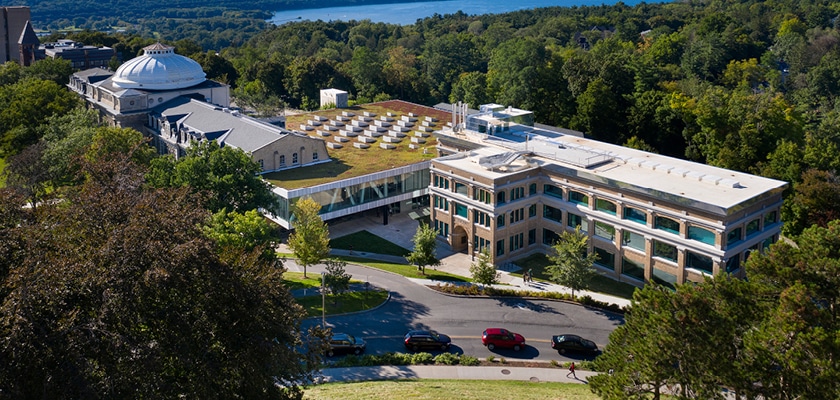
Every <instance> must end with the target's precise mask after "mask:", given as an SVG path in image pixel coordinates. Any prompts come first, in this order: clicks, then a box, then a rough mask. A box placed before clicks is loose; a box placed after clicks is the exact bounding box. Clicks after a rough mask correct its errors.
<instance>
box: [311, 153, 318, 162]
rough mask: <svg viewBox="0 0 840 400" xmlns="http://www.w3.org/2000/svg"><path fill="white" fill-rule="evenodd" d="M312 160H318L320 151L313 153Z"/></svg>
mask: <svg viewBox="0 0 840 400" xmlns="http://www.w3.org/2000/svg"><path fill="white" fill-rule="evenodd" d="M312 161H318V152H317V151H316V152H314V153H312Z"/></svg>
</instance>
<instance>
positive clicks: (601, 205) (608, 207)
mask: <svg viewBox="0 0 840 400" xmlns="http://www.w3.org/2000/svg"><path fill="white" fill-rule="evenodd" d="M595 209H596V210H598V211H601V212H605V213H607V214H612V215H615V212H616V207H615V204H613V203H612V202H610V201H607V200H604V199H595Z"/></svg>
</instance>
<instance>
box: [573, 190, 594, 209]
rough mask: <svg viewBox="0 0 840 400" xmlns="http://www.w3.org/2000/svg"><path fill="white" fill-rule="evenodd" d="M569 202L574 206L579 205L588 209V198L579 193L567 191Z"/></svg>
mask: <svg viewBox="0 0 840 400" xmlns="http://www.w3.org/2000/svg"><path fill="white" fill-rule="evenodd" d="M569 201H570V202H572V203H575V204H580V205H582V206H585V207H589V196H587V195H585V194H583V193H581V192H576V191H574V190H570V191H569Z"/></svg>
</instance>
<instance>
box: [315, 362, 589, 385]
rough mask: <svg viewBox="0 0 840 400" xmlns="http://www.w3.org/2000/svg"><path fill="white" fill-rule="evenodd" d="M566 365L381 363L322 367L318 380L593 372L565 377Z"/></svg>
mask: <svg viewBox="0 0 840 400" xmlns="http://www.w3.org/2000/svg"><path fill="white" fill-rule="evenodd" d="M568 373H569V371H568V369H566V368H527V367H508V366H505V365H499V366H491V367H478V366H476V367H465V366H460V365H380V366H373V367H347V368H325V369H323V370H321V376H320V377H319V378H318V379H317V380H316V382H317V383H328V382H360V381H378V380H391V379H467V380H507V381H528V382H564V383H583V384H585V383H587V380H588V378H589V377H590V376H593V375H596V374H597V372H592V371H575V375H576V376H577V378H572V377H567V376H566V375H567V374H568Z"/></svg>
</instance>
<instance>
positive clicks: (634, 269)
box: [621, 257, 645, 281]
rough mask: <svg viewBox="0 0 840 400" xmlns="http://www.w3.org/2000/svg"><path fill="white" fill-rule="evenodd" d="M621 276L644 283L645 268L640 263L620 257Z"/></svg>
mask: <svg viewBox="0 0 840 400" xmlns="http://www.w3.org/2000/svg"><path fill="white" fill-rule="evenodd" d="M621 274H622V275H627V276H629V277H632V278H636V279H638V280H640V281H644V280H645V266H644V264H642V263H640V262H637V261H633V260H629V259H627V257H621Z"/></svg>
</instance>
